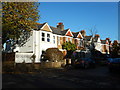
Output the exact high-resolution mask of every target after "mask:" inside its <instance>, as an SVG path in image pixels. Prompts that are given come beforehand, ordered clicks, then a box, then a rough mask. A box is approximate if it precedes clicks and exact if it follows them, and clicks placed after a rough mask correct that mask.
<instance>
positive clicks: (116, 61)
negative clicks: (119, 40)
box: [108, 58, 120, 71]
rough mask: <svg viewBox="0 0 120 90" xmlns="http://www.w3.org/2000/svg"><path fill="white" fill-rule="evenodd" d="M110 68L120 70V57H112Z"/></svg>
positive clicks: (109, 61)
mask: <svg viewBox="0 0 120 90" xmlns="http://www.w3.org/2000/svg"><path fill="white" fill-rule="evenodd" d="M108 68H109V70H110V71H120V58H110V59H109V60H108Z"/></svg>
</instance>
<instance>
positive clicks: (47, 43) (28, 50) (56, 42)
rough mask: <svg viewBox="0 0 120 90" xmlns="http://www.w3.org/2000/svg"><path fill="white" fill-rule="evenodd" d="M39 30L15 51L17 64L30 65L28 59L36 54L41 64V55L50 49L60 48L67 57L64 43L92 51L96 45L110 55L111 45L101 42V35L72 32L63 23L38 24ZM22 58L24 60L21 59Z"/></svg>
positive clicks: (82, 31) (33, 32)
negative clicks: (63, 47) (53, 24)
mask: <svg viewBox="0 0 120 90" xmlns="http://www.w3.org/2000/svg"><path fill="white" fill-rule="evenodd" d="M37 26H38V27H37V28H36V29H33V30H32V31H31V36H30V38H29V39H28V41H27V42H26V43H25V44H24V45H23V46H22V47H20V46H17V45H16V48H15V49H14V52H17V53H16V58H15V60H16V62H18V63H20V62H23V60H24V61H26V62H28V63H30V62H31V60H28V58H27V57H29V56H30V55H33V54H35V55H36V58H35V62H36V63H39V62H40V61H41V55H42V53H43V52H44V51H46V49H48V48H58V49H59V50H60V51H62V52H63V54H64V55H66V50H65V49H62V44H63V43H64V42H67V41H70V42H72V43H73V44H75V45H76V48H77V50H76V51H80V50H90V49H91V48H93V45H92V42H93V43H94V48H95V49H96V50H98V51H100V52H101V53H106V51H107V53H108V54H109V47H110V44H109V42H108V39H106V40H100V35H95V36H94V37H92V36H86V32H85V30H81V31H79V32H71V30H70V29H69V28H68V29H64V25H63V23H61V22H60V23H58V24H57V25H56V27H52V26H49V25H48V23H43V24H40V23H37ZM21 57H22V59H21Z"/></svg>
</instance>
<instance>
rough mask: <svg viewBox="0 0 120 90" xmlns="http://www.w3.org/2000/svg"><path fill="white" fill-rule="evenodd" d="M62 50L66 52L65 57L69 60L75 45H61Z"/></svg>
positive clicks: (69, 43) (67, 43)
mask: <svg viewBox="0 0 120 90" xmlns="http://www.w3.org/2000/svg"><path fill="white" fill-rule="evenodd" d="M62 48H63V49H66V50H67V57H68V58H71V55H72V53H73V52H74V51H75V50H76V45H75V44H73V43H71V42H70V41H69V42H65V43H63V45H62Z"/></svg>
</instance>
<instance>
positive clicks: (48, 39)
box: [47, 33, 50, 42]
mask: <svg viewBox="0 0 120 90" xmlns="http://www.w3.org/2000/svg"><path fill="white" fill-rule="evenodd" d="M48 35H49V36H48ZM47 42H50V34H49V33H47Z"/></svg>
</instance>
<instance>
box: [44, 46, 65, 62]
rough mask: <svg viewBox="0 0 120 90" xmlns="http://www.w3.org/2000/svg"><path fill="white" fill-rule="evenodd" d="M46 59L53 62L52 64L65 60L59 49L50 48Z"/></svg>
mask: <svg viewBox="0 0 120 90" xmlns="http://www.w3.org/2000/svg"><path fill="white" fill-rule="evenodd" d="M45 57H46V58H47V59H48V60H50V61H52V62H55V61H62V60H63V57H64V55H63V53H62V52H61V51H59V49H58V48H48V49H47V50H46V54H45Z"/></svg>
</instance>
